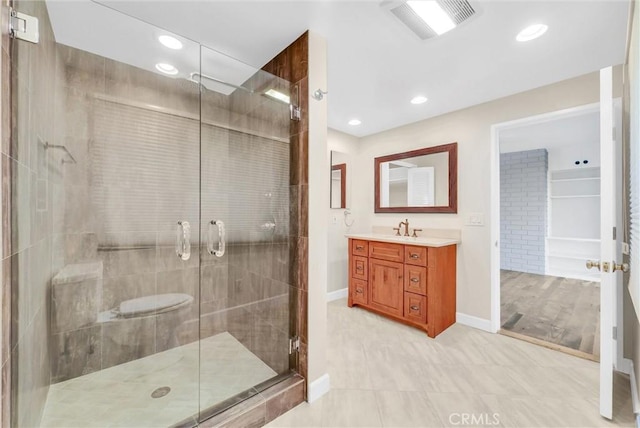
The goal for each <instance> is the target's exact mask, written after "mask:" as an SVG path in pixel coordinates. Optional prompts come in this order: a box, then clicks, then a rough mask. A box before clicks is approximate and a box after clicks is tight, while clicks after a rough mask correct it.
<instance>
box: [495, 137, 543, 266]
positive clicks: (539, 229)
mask: <svg viewBox="0 0 640 428" xmlns="http://www.w3.org/2000/svg"><path fill="white" fill-rule="evenodd" d="M548 166H549V157H548V154H547V151H546V149H538V150H529V151H525V152H515V153H503V154H501V155H500V268H501V269H507V270H515V271H519V272H529V273H537V274H544V272H545V235H546V228H547V170H548Z"/></svg>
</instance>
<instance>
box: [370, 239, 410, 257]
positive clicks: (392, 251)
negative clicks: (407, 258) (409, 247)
mask: <svg viewBox="0 0 640 428" xmlns="http://www.w3.org/2000/svg"><path fill="white" fill-rule="evenodd" d="M369 257H373V258H375V259H380V260H389V261H390V262H402V261H403V260H404V246H403V245H400V244H390V243H388V242H369Z"/></svg>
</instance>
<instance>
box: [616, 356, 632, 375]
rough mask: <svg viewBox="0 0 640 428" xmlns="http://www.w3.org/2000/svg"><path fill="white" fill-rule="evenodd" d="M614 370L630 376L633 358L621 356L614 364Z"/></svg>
mask: <svg viewBox="0 0 640 428" xmlns="http://www.w3.org/2000/svg"><path fill="white" fill-rule="evenodd" d="M616 370H617V371H619V372H620V373H624V374H627V375H629V376H631V373H632V372H633V360H631V359H630V358H623V359H622V361H621V362H620V363H619V364H618V365H617V366H616Z"/></svg>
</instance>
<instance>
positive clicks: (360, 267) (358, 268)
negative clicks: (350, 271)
mask: <svg viewBox="0 0 640 428" xmlns="http://www.w3.org/2000/svg"><path fill="white" fill-rule="evenodd" d="M356 270H358V271H361V270H364V266H356Z"/></svg>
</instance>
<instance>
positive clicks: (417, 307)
mask: <svg viewBox="0 0 640 428" xmlns="http://www.w3.org/2000/svg"><path fill="white" fill-rule="evenodd" d="M410 308H411V310H412V311H419V310H420V306H416V305H413V306H410Z"/></svg>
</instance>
